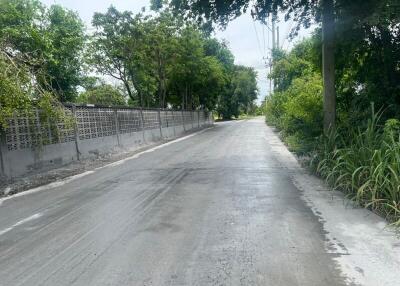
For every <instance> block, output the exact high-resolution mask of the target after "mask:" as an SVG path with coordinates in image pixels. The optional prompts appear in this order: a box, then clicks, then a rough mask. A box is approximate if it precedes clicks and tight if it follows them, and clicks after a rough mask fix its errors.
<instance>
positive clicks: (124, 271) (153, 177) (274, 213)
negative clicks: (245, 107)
mask: <svg viewBox="0 0 400 286" xmlns="http://www.w3.org/2000/svg"><path fill="white" fill-rule="evenodd" d="M265 128H266V127H265V125H264V123H263V122H262V120H250V121H240V122H229V123H221V124H218V125H217V126H216V127H215V128H212V129H208V130H206V131H204V132H202V133H200V134H197V135H195V136H191V137H190V138H187V139H185V140H181V141H179V142H176V143H173V144H169V145H167V146H164V147H162V148H159V149H157V150H154V151H153V152H147V153H144V154H142V155H141V156H139V157H137V158H134V159H132V160H128V161H126V162H123V163H121V164H119V165H118V164H114V166H111V167H106V168H103V169H100V170H97V171H95V172H93V173H91V174H89V175H86V176H84V177H81V178H79V179H76V180H73V181H71V182H67V183H66V184H64V185H60V186H58V187H55V188H51V189H49V190H42V191H40V192H35V193H32V194H28V195H24V196H20V197H15V198H12V199H8V200H6V201H3V202H2V205H1V206H0V285H4V286H13V285H30V286H31V285H57V286H61V285H82V286H87V285H96V286H100V285H119V286H122V285H271V286H279V285H288V286H292V285H308V286H311V285H318V286H321V285H345V283H344V281H345V278H344V276H343V274H342V273H341V272H340V270H339V268H338V266H337V264H336V263H335V261H334V258H335V256H337V254H332V253H328V252H327V251H326V247H325V246H326V237H325V234H324V230H323V227H322V223H321V222H320V220H319V219H318V217H316V216H315V215H314V214H313V212H312V211H311V209H310V208H309V207H308V206H307V205H306V204H305V203H304V201H303V200H302V199H301V197H300V196H301V192H300V191H299V190H298V189H297V188H296V187H295V186H294V185H293V184H292V182H291V180H290V179H289V174H288V170H287V169H286V168H284V167H283V166H281V164H279V162H278V161H277V160H276V159H275V157H274V156H273V154H272V152H271V148H272V147H273V146H272V144H271V143H268V142H267V140H266V138H265Z"/></svg>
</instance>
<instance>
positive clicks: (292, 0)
mask: <svg viewBox="0 0 400 286" xmlns="http://www.w3.org/2000/svg"><path fill="white" fill-rule="evenodd" d="M152 2H153V7H156V8H158V9H160V7H162V4H163V2H164V1H163V0H152ZM169 3H170V6H171V7H172V8H173V9H174V10H175V11H179V12H180V13H182V11H187V12H188V16H189V17H192V18H195V19H196V20H198V21H199V22H204V21H214V22H217V23H218V24H220V25H222V26H225V25H227V23H228V22H229V21H231V20H232V19H234V18H236V17H238V16H240V15H241V14H243V13H245V12H246V11H247V10H248V8H249V7H250V6H252V8H251V9H252V14H253V15H255V16H256V18H258V19H259V20H261V21H265V19H266V17H268V16H270V15H276V14H277V13H278V11H284V12H285V13H286V15H285V19H286V20H287V19H290V18H293V19H294V20H295V21H297V22H298V25H297V26H296V27H295V30H294V31H295V32H296V31H298V30H299V29H300V27H301V26H304V27H309V26H310V25H311V23H312V22H313V21H314V20H315V19H316V20H320V12H321V13H322V19H323V30H322V31H323V33H324V34H325V33H327V34H326V35H324V37H323V38H324V41H325V43H324V45H323V47H324V49H323V51H324V53H323V63H324V83H325V86H324V95H325V96H324V97H325V102H326V104H325V105H324V106H325V109H324V122H326V126H327V129H328V127H329V126H332V127H334V125H335V88H334V56H333V54H334V50H333V45H334V14H333V13H334V7H333V6H334V3H333V0H320V1H314V0H289V1H284V0H269V1H264V0H256V1H250V0H233V1H201V0H171V1H169Z"/></svg>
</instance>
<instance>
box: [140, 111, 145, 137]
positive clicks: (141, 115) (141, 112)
mask: <svg viewBox="0 0 400 286" xmlns="http://www.w3.org/2000/svg"><path fill="white" fill-rule="evenodd" d="M140 118H141V119H142V120H141V123H142V124H141V125H142V126H141V127H142V134H143V142H144V143H146V137H145V135H144V132H145V130H144V116H143V108H142V107H140Z"/></svg>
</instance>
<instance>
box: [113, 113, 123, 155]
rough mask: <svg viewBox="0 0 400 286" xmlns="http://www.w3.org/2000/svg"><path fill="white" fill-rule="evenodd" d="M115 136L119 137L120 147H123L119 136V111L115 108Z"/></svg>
mask: <svg viewBox="0 0 400 286" xmlns="http://www.w3.org/2000/svg"><path fill="white" fill-rule="evenodd" d="M114 121H115V134H116V135H117V144H118V147H121V138H120V136H119V122H118V109H117V108H114Z"/></svg>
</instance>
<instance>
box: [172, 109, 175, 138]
mask: <svg viewBox="0 0 400 286" xmlns="http://www.w3.org/2000/svg"><path fill="white" fill-rule="evenodd" d="M171 113H172V126H173V128H174V138H176V130H175V126H176V122H175V116H174V111H173V110H171Z"/></svg>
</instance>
